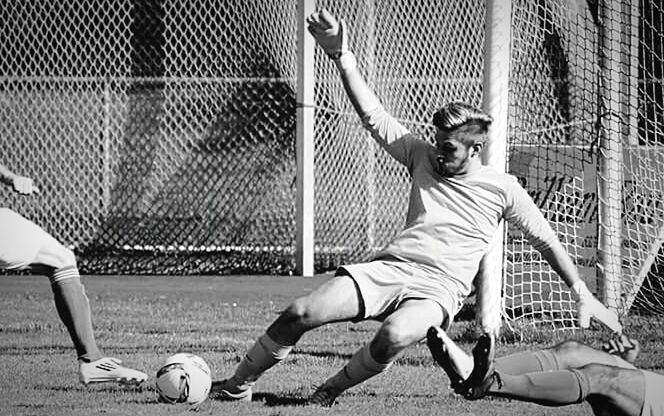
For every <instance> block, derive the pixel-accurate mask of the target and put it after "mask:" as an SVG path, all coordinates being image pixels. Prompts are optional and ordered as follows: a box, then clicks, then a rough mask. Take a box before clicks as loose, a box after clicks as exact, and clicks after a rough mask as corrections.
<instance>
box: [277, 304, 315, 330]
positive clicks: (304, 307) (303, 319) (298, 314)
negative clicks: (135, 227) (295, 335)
mask: <svg viewBox="0 0 664 416" xmlns="http://www.w3.org/2000/svg"><path fill="white" fill-rule="evenodd" d="M280 320H281V321H282V322H284V323H287V324H289V325H297V326H301V327H313V326H316V324H317V320H316V317H315V314H314V313H313V311H312V308H311V304H310V302H309V301H308V299H307V298H306V297H302V298H298V299H296V300H295V301H294V302H293V303H291V304H290V305H289V306H288V308H286V310H284V311H283V312H282V313H281V316H280Z"/></svg>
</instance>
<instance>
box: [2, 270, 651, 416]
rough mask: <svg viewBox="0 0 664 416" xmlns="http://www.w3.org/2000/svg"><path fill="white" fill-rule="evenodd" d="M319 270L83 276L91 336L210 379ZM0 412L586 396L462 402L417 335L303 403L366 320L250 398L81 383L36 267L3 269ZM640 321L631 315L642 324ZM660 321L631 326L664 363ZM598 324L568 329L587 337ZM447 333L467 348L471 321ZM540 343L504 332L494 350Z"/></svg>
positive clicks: (445, 407) (492, 409) (112, 348)
mask: <svg viewBox="0 0 664 416" xmlns="http://www.w3.org/2000/svg"><path fill="white" fill-rule="evenodd" d="M323 279H324V277H317V278H313V279H301V278H293V277H275V276H240V277H237V276H234V277H210V276H203V277H144V276H143V277H134V276H132V277H117V276H94V277H93V276H90V277H86V278H84V283H85V285H86V288H87V293H88V296H89V298H90V302H91V306H92V310H93V317H94V322H95V328H96V335H97V341H98V343H99V345H100V347H101V348H102V349H103V350H104V352H105V353H106V354H107V355H111V356H116V357H118V358H120V359H122V360H124V362H125V364H127V365H128V366H132V367H135V368H139V369H143V370H144V371H146V372H147V373H148V374H149V375H150V376H151V377H152V376H153V375H154V374H155V372H156V370H157V369H158V368H159V366H160V365H161V363H163V361H164V360H165V359H166V357H168V356H169V355H171V354H173V353H175V352H178V351H190V352H194V353H196V354H198V355H200V356H201V357H203V358H204V359H205V360H206V361H207V362H208V364H209V365H210V367H211V368H212V370H213V373H214V375H215V376H216V377H217V378H221V377H224V376H226V375H229V374H230V373H231V372H232V371H233V369H234V367H235V366H236V364H237V362H238V360H239V358H240V357H242V356H243V354H244V353H245V351H246V349H247V348H248V347H249V346H250V345H251V344H252V342H253V341H254V339H255V338H256V337H257V336H258V335H260V334H261V333H262V332H263V331H264V330H265V328H266V326H267V325H268V324H269V323H270V322H271V321H272V320H273V319H274V318H275V317H276V316H277V314H278V313H279V311H280V310H281V309H282V308H284V307H285V306H287V305H288V303H289V302H290V300H292V299H293V298H294V297H295V296H298V295H301V294H304V293H307V292H308V291H310V290H312V289H313V288H315V287H316V286H318V285H319V284H320V283H321V282H322V281H323ZM0 310H1V311H2V312H1V313H0V362H1V363H2V368H3V369H4V370H5V371H4V374H3V375H2V377H1V378H0V391H1V392H2V394H0V415H91V414H103V415H132V416H133V415H137V414H139V415H182V414H184V415H187V414H197V415H207V414H210V415H212V414H214V415H265V416H276V415H317V414H320V415H362V416H365V415H366V416H370V415H375V416H390V415H395V416H396V415H400V416H401V415H430V414H436V415H485V414H492V415H495V416H501V415H514V414H528V415H582V414H590V407H589V406H588V405H585V404H583V405H578V406H572V407H566V408H546V407H539V406H536V405H530V404H524V403H518V402H510V401H505V400H483V401H478V402H467V401H465V400H462V399H460V398H458V397H456V396H454V395H453V394H452V393H451V392H450V390H449V389H448V388H447V387H446V386H447V384H448V381H447V378H446V377H445V375H444V374H443V372H442V371H441V370H439V369H438V368H436V367H434V366H433V364H432V361H431V358H430V357H429V353H428V350H427V348H426V346H425V345H424V344H418V345H416V346H414V347H412V348H410V349H409V350H408V351H407V352H406V354H405V355H404V356H403V357H402V358H401V359H400V360H399V361H397V363H396V364H395V365H394V366H393V367H392V368H391V369H390V370H389V371H388V372H387V373H385V374H382V375H380V376H378V377H376V378H374V379H372V380H369V381H368V382H366V383H364V384H362V385H360V386H356V387H355V388H353V389H351V390H349V391H348V392H346V393H345V394H344V395H342V396H341V397H340V398H339V403H338V404H337V405H335V406H334V407H333V408H332V409H324V408H319V407H315V406H307V405H305V400H306V398H307V397H308V395H309V394H310V393H311V391H312V386H313V385H316V384H318V383H320V382H322V381H323V380H324V379H325V378H326V377H328V376H329V375H331V374H333V373H334V372H336V371H337V370H338V369H340V368H341V367H342V366H343V364H344V363H345V361H346V360H347V359H348V358H349V357H350V355H351V354H352V353H353V352H354V351H355V350H357V349H358V348H359V347H360V346H362V345H363V344H364V343H365V342H367V341H368V340H369V339H370V338H371V337H372V335H373V332H374V331H375V329H376V328H377V323H375V322H365V323H361V324H337V325H330V326H327V327H323V328H320V329H318V330H315V331H312V332H310V333H308V334H306V335H305V336H304V337H303V339H302V340H301V342H300V343H299V344H298V345H297V347H296V349H295V350H294V352H293V353H292V354H291V355H290V356H289V358H288V359H287V360H285V362H284V363H282V364H280V365H278V366H276V367H275V368H273V369H272V370H270V371H268V372H267V373H266V374H265V375H264V376H263V377H262V378H261V379H260V381H259V383H258V384H257V386H256V388H255V395H254V401H253V402H251V403H228V402H221V401H215V400H207V401H206V402H204V403H203V404H201V405H200V406H198V407H193V408H192V407H189V406H185V405H168V404H162V403H159V402H158V401H157V394H156V392H155V389H154V379H151V380H149V381H148V382H147V383H146V384H145V385H143V386H141V387H138V388H121V387H116V386H114V385H95V386H91V387H85V386H83V385H81V384H80V383H78V379H77V377H78V373H77V366H76V361H75V356H74V351H73V348H72V346H71V341H70V339H69V336H68V334H67V333H66V331H65V330H64V327H63V326H62V324H61V323H60V321H59V319H58V317H57V315H56V312H55V307H54V305H53V301H52V297H51V292H50V288H49V285H48V281H47V280H46V278H45V277H40V276H0ZM639 325H640V326H639ZM661 331H662V320H661V318H658V319H654V318H653V319H652V320H651V321H650V322H649V321H645V320H640V321H639V323H638V324H635V326H634V331H633V333H638V335H639V338H640V340H641V341H642V343H643V347H644V348H643V350H644V351H643V354H642V355H641V357H640V359H639V361H638V362H637V364H639V365H641V366H642V367H644V368H649V369H653V370H658V369H661V368H664V357H662V356H661V354H657V352H659V351H661V347H662V341H661V340H662V333H661ZM597 332H598V331H590V332H589V331H586V332H583V333H581V332H577V333H575V334H574V336H575V338H577V339H583V340H589V341H591V342H596V341H597V339H598V337H599V335H601V334H599V333H597ZM451 333H452V336H453V337H454V338H456V339H458V340H459V341H460V343H461V345H462V346H463V347H464V348H465V349H467V350H470V348H471V347H472V339H471V338H472V337H469V336H468V335H467V334H469V333H472V331H471V330H469V323H467V322H465V323H464V322H461V323H457V324H454V325H453V328H452V331H451ZM544 345H547V344H545V343H531V344H518V343H501V344H500V345H499V354H505V353H509V352H514V351H518V350H525V349H533V348H540V347H542V346H544Z"/></svg>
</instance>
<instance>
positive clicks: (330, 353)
mask: <svg viewBox="0 0 664 416" xmlns="http://www.w3.org/2000/svg"><path fill="white" fill-rule="evenodd" d="M291 354H292V355H293V356H295V355H308V356H311V357H319V358H343V359H344V360H349V359H350V357H352V356H353V354H348V353H340V352H336V351H312V350H310V351H306V350H298V351H293V352H292V353H291Z"/></svg>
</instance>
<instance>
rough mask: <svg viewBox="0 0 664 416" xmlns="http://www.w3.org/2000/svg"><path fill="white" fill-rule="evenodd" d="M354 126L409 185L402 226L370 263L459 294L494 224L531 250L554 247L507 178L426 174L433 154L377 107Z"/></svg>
mask: <svg viewBox="0 0 664 416" xmlns="http://www.w3.org/2000/svg"><path fill="white" fill-rule="evenodd" d="M362 121H363V124H364V126H365V128H366V129H367V130H369V132H370V133H371V135H372V137H373V138H374V139H375V140H376V141H377V142H378V143H379V144H380V145H381V146H382V147H383V148H385V150H387V152H388V153H389V154H390V155H391V156H392V157H394V158H395V159H396V160H397V161H399V162H400V163H402V164H403V165H405V166H406V167H407V168H408V172H409V173H410V175H411V178H412V185H411V189H410V197H409V203H408V214H407V217H406V225H405V226H404V228H403V229H402V230H401V232H399V234H397V235H396V236H395V237H394V238H393V239H392V241H391V242H390V243H389V244H387V245H386V246H385V247H384V248H383V249H382V250H381V251H380V252H379V253H378V254H377V255H376V258H384V257H394V258H397V259H400V260H404V261H411V262H415V263H418V264H422V265H424V266H428V267H431V268H434V269H436V270H439V271H440V272H441V274H442V275H444V276H445V278H451V279H453V280H455V281H456V282H457V285H458V286H459V289H460V292H461V293H462V294H464V295H467V294H468V293H469V292H470V288H471V285H472V281H473V279H474V277H475V275H476V274H477V270H478V268H479V263H480V260H481V259H482V257H483V255H484V254H485V253H486V250H487V248H488V245H489V243H490V241H491V239H492V237H493V235H494V233H495V231H496V229H497V227H498V225H499V223H500V221H501V220H502V219H506V220H507V221H509V222H510V223H511V224H514V225H516V226H517V227H519V228H520V229H521V230H522V231H523V232H524V234H525V235H526V236H527V238H528V239H529V241H530V243H531V244H532V245H533V246H534V247H535V248H536V249H537V250H543V249H546V248H548V247H550V245H551V244H552V243H553V242H555V241H556V239H557V236H556V234H555V232H554V231H553V230H552V229H551V226H550V225H549V223H548V222H547V221H546V219H545V218H544V216H543V215H542V213H541V211H540V210H539V208H538V207H537V205H535V203H534V202H533V200H532V198H530V196H529V195H528V193H527V192H526V190H525V189H523V187H522V186H521V185H520V184H519V183H518V181H517V179H516V178H515V177H514V176H512V175H509V174H506V173H502V172H498V171H496V170H494V169H492V168H490V167H486V166H482V167H481V169H479V170H478V171H476V172H474V173H472V174H469V175H465V176H459V177H452V178H448V177H444V176H441V175H439V174H438V173H437V172H436V171H435V168H434V167H435V164H436V159H435V157H436V155H437V150H436V148H435V147H434V146H433V145H432V144H430V143H428V142H426V141H424V140H422V139H420V138H419V137H417V136H415V135H414V134H412V133H411V132H410V131H408V129H406V128H405V127H404V126H403V125H402V124H401V123H399V122H398V121H397V120H396V119H394V118H393V117H392V116H390V115H389V114H388V113H387V112H386V111H385V110H384V109H383V108H382V107H379V108H376V109H375V110H373V111H371V112H369V114H368V115H367V116H365V117H363V119H362Z"/></svg>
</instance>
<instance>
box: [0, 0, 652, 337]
mask: <svg viewBox="0 0 664 416" xmlns="http://www.w3.org/2000/svg"><path fill="white" fill-rule="evenodd" d="M70 3H71V4H70ZM513 3H514V6H513V13H512V37H513V39H512V46H511V59H510V60H511V76H510V92H509V94H510V96H509V98H510V100H509V102H510V110H509V143H508V158H509V167H508V169H509V171H510V172H511V173H513V174H514V175H516V176H517V177H518V178H519V180H520V181H521V183H522V184H523V185H524V187H526V189H527V190H528V191H529V193H530V194H531V196H532V197H533V199H534V200H535V202H536V203H537V204H538V206H540V208H541V209H542V211H543V212H544V213H545V216H546V217H547V219H548V220H549V221H550V222H551V224H552V226H553V228H554V229H555V230H556V231H557V232H558V234H559V236H560V238H561V241H562V242H563V244H564V245H565V247H566V248H567V250H568V251H569V252H570V254H571V255H572V256H573V257H574V259H575V261H576V262H577V264H578V265H579V269H580V271H581V274H582V276H583V278H584V280H585V281H586V282H587V283H588V286H589V287H590V288H591V290H593V291H595V292H596V293H598V294H600V295H601V296H603V297H604V299H605V301H606V302H607V303H609V304H611V305H612V306H614V307H616V308H617V309H618V310H620V311H621V313H623V314H628V313H629V314H632V313H636V312H638V313H658V314H661V313H663V312H664V297H663V296H662V293H664V277H663V273H664V272H663V271H662V268H664V265H663V263H662V261H663V260H664V253H663V252H662V242H663V241H664V205H663V203H662V198H661V195H662V194H663V191H664V189H662V188H663V187H664V184H663V181H662V179H661V172H662V170H664V154H663V152H662V150H663V148H664V134H663V133H662V132H663V130H664V116H662V114H664V109H663V108H662V106H663V104H662V103H664V96H663V95H664V94H663V91H664V82H662V79H664V74H663V67H664V63H663V59H664V56H663V55H664V53H663V52H662V51H663V49H662V39H663V38H664V31H663V26H662V21H663V20H664V19H663V16H664V10H663V9H662V7H661V5H660V4H659V3H658V2H656V1H648V0H643V1H640V2H638V4H632V3H633V2H628V1H621V2H599V3H598V2H577V1H572V0H556V1H543V0H541V1H534V2H533V1H526V0H515V1H514V2H513ZM605 3H606V4H605ZM600 5H605V6H606V8H602V7H599V6H600ZM318 7H325V8H327V9H328V10H330V11H331V12H332V13H334V14H336V15H339V16H342V17H343V18H344V19H345V20H346V22H347V24H348V28H349V32H350V41H351V48H352V49H353V51H355V53H356V55H357V57H358V61H359V63H360V69H361V71H362V73H363V74H364V75H365V77H366V78H367V80H368V82H369V84H370V85H371V86H372V87H373V88H374V90H375V91H376V93H377V95H378V96H379V97H380V98H381V100H382V101H383V103H384V104H385V106H386V107H387V108H388V109H389V111H390V112H391V113H392V114H393V115H395V116H396V117H397V118H398V119H400V120H401V121H402V122H403V124H405V125H406V126H407V127H408V128H410V129H411V130H413V131H414V132H417V133H420V134H422V136H423V137H425V138H432V136H433V130H432V127H431V126H430V121H431V117H432V113H433V111H435V109H437V108H438V107H439V106H440V105H442V104H443V103H445V102H448V101H450V100H463V101H467V102H469V103H471V104H474V105H480V103H481V101H482V70H483V65H484V58H483V55H484V52H483V47H484V37H485V29H484V26H485V10H486V7H485V1H483V0H472V1H464V2H453V1H450V0H436V1H427V2H419V1H409V0H396V1H387V0H364V1H350V0H344V1H332V0H321V1H319V2H318ZM0 19H1V20H2V21H3V22H4V23H3V26H2V33H3V38H4V40H3V42H2V43H1V44H0V52H1V53H0V97H1V99H0V118H1V119H2V123H0V143H1V144H2V147H3V149H5V150H3V153H2V154H1V155H0V162H1V163H3V164H5V165H7V166H8V167H9V168H10V169H11V170H13V171H15V172H17V173H20V174H23V175H26V176H30V177H32V178H33V179H34V180H35V182H36V183H37V184H38V185H39V186H40V188H41V189H42V192H41V193H40V194H39V195H38V196H31V197H19V196H17V195H16V194H15V193H12V192H9V191H2V192H0V205H2V206H9V207H11V208H13V209H14V210H16V211H17V212H19V213H21V214H23V215H25V216H26V217H28V218H30V219H32V220H34V221H35V222H37V223H38V224H40V225H42V226H43V227H44V228H45V229H46V230H47V231H48V232H50V233H51V234H53V235H54V236H55V237H56V238H58V239H59V240H60V241H63V242H64V243H66V244H67V245H69V246H71V247H73V248H74V249H75V251H76V254H77V255H78V257H79V259H80V266H81V269H82V270H83V272H85V273H127V274H142V273H160V274H206V273H209V274H226V273H239V272H250V273H279V274H282V273H290V272H292V271H293V269H294V265H295V262H294V244H295V223H296V221H295V174H296V165H295V140H296V138H295V124H296V116H295V114H296V107H297V103H296V95H295V88H296V80H297V78H296V76H297V74H296V63H297V62H296V60H297V56H296V55H297V54H296V52H297V45H296V32H297V27H298V22H297V2H296V1H295V0H271V1H267V0H257V1H251V2H236V1H232V0H221V1H216V2H209V1H204V0H196V1H186V2H185V1H166V0H150V1H142V2H135V1H129V0H90V1H85V2H69V3H67V2H46V1H36V2H21V1H18V0H7V1H4V2H2V3H1V4H0ZM423 22H424V23H423ZM607 28H608V29H607ZM315 54H316V55H315V68H314V71H315V74H316V84H315V103H314V104H315V134H314V137H313V140H314V147H315V156H314V157H315V161H314V163H315V213H316V215H315V219H314V221H315V224H314V229H315V245H316V247H315V266H316V270H317V271H318V272H322V271H326V270H331V269H334V268H335V267H337V266H338V265H340V264H343V263H349V262H356V261H365V260H367V259H369V258H370V257H371V256H372V254H374V253H375V252H376V251H377V250H378V249H379V248H380V247H382V246H383V245H384V244H385V243H386V242H388V241H389V239H390V238H391V237H392V236H393V235H394V234H395V233H396V232H397V231H398V230H399V229H400V228H401V227H402V225H403V221H404V218H405V209H406V205H407V196H408V186H409V178H408V175H407V172H406V171H405V170H404V169H403V168H402V167H400V165H398V164H397V163H395V162H394V161H392V160H391V159H390V158H389V157H388V156H387V155H386V154H385V152H384V151H382V150H381V149H380V148H379V147H378V146H377V145H376V144H375V143H374V142H373V140H372V139H371V138H370V137H369V136H368V135H367V134H366V133H365V132H364V130H363V129H362V128H361V126H360V123H359V120H358V118H357V116H356V114H355V113H354V111H352V108H351V106H350V103H349V102H348V100H347V99H346V97H345V94H344V92H343V89H342V86H341V84H340V82H339V79H338V76H337V74H336V70H335V69H334V68H333V66H332V65H331V64H330V62H329V60H328V59H327V57H325V56H324V55H323V54H322V52H321V51H320V50H319V49H316V51H315ZM598 230H599V231H598ZM505 248H506V250H505V252H506V254H505V270H506V273H505V287H504V307H505V316H506V317H507V319H508V321H509V322H510V323H511V324H513V325H517V324H518V325H521V324H522V323H523V324H525V325H532V326H541V325H542V323H543V325H544V326H550V327H554V328H565V327H573V325H574V322H573V319H572V318H573V310H574V305H573V302H572V300H571V297H570V294H569V292H568V291H567V289H566V288H565V287H564V285H561V282H560V280H559V279H558V277H557V276H555V274H554V273H553V272H552V271H551V270H550V268H549V267H548V265H547V264H546V262H544V261H543V260H542V259H541V257H540V256H539V254H538V253H537V252H535V251H533V250H532V248H531V247H530V245H529V244H528V243H527V241H525V240H524V238H523V235H522V234H521V233H520V232H519V231H518V230H515V229H512V228H508V231H507V240H506V245H505ZM616 275H618V276H616ZM616 280H617V283H616ZM598 282H599V283H598ZM607 282H609V283H608V284H607Z"/></svg>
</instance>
